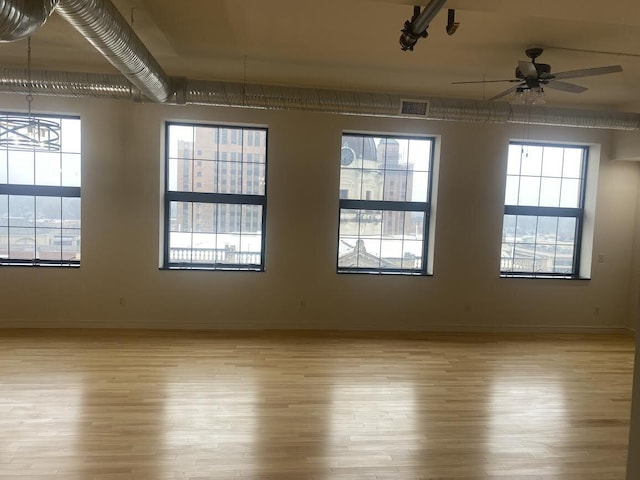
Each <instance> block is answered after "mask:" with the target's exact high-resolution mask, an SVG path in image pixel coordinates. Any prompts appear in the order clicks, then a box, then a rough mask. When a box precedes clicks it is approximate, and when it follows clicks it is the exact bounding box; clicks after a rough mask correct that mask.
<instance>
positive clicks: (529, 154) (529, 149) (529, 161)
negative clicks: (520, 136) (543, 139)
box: [520, 145, 542, 176]
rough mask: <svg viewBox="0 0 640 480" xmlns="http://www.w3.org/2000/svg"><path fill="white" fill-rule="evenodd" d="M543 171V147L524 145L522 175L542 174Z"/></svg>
mask: <svg viewBox="0 0 640 480" xmlns="http://www.w3.org/2000/svg"><path fill="white" fill-rule="evenodd" d="M541 173H542V147H538V146H527V145H525V146H524V153H523V156H522V171H521V172H520V175H531V176H533V175H538V176H539V175H540V174H541Z"/></svg>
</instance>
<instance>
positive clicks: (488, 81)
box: [451, 79, 520, 85]
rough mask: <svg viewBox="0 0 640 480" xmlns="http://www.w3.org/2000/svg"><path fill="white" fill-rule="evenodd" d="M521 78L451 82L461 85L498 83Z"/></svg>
mask: <svg viewBox="0 0 640 480" xmlns="http://www.w3.org/2000/svg"><path fill="white" fill-rule="evenodd" d="M519 81H520V80H512V79H509V80H473V81H470V82H451V84H452V85H461V84H463V83H497V82H519Z"/></svg>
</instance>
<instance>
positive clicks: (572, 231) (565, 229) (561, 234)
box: [558, 217, 577, 245]
mask: <svg viewBox="0 0 640 480" xmlns="http://www.w3.org/2000/svg"><path fill="white" fill-rule="evenodd" d="M576 226H577V221H576V219H575V218H572V217H561V218H559V219H558V243H560V244H566V245H574V244H575V243H576Z"/></svg>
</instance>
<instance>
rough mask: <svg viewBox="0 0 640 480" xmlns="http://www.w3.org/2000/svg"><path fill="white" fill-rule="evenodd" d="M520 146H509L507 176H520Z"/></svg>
mask: <svg viewBox="0 0 640 480" xmlns="http://www.w3.org/2000/svg"><path fill="white" fill-rule="evenodd" d="M522 148H523V147H522V145H509V157H508V159H507V175H520V157H521V155H522Z"/></svg>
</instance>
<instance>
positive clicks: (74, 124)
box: [60, 118, 81, 153]
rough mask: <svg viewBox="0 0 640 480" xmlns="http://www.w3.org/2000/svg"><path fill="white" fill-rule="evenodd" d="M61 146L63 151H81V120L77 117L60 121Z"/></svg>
mask: <svg viewBox="0 0 640 480" xmlns="http://www.w3.org/2000/svg"><path fill="white" fill-rule="evenodd" d="M60 125H61V127H62V128H61V132H60V146H61V149H62V151H63V152H66V153H80V152H81V148H80V147H81V145H80V143H81V142H80V138H81V135H80V120H79V119H77V118H63V119H61V121H60Z"/></svg>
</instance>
